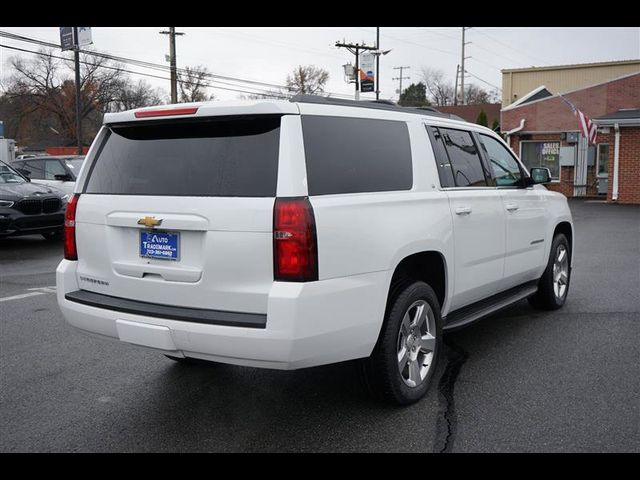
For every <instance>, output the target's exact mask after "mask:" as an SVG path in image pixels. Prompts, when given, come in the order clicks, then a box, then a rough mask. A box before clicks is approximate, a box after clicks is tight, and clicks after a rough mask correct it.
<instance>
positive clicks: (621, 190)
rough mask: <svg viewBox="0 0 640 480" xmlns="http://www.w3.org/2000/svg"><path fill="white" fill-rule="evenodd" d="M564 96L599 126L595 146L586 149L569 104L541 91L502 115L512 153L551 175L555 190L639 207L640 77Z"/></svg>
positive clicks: (569, 195)
mask: <svg viewBox="0 0 640 480" xmlns="http://www.w3.org/2000/svg"><path fill="white" fill-rule="evenodd" d="M562 96H563V97H564V98H565V99H567V100H568V101H570V102H571V103H573V104H574V105H575V106H576V107H577V108H578V109H580V110H581V111H582V112H584V114H585V115H587V116H588V117H589V118H591V119H592V120H594V121H595V123H596V124H597V125H598V126H599V129H598V138H597V141H596V144H595V145H587V141H586V139H585V138H583V136H582V134H581V133H580V130H579V125H578V120H577V118H576V116H575V115H574V114H573V111H572V110H571V108H570V107H569V106H568V105H567V103H565V101H563V100H562V98H561V97H560V96H559V95H558V94H553V93H551V92H550V91H549V90H548V89H546V88H545V87H544V86H540V87H538V88H536V89H535V90H534V91H532V92H530V94H529V95H525V96H523V97H522V98H521V99H519V101H517V102H514V103H512V104H511V105H508V106H507V107H505V108H503V109H502V111H501V122H500V123H501V130H502V132H503V133H504V134H506V136H507V139H508V140H507V141H508V143H509V145H510V146H511V148H512V149H513V150H514V152H515V153H516V154H518V155H519V156H520V158H521V159H522V161H523V162H524V163H525V165H527V167H534V166H543V167H548V168H549V169H550V170H551V174H552V182H551V183H550V184H549V185H548V188H549V189H550V190H555V191H559V192H561V193H563V194H564V195H566V196H567V197H578V196H595V195H601V196H602V197H603V198H604V197H605V196H606V198H607V201H610V202H611V201H615V202H619V203H640V72H638V73H633V74H628V75H624V76H622V77H619V78H616V79H612V80H608V81H605V82H602V83H598V84H596V85H591V86H588V87H584V88H580V89H577V90H573V91H570V92H566V93H562ZM616 125H617V127H616ZM616 132H617V133H616ZM616 137H617V140H616ZM616 159H617V161H616Z"/></svg>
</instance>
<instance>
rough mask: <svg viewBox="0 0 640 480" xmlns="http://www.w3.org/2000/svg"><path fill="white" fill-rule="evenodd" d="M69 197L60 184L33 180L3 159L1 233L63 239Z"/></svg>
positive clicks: (1, 170)
mask: <svg viewBox="0 0 640 480" xmlns="http://www.w3.org/2000/svg"><path fill="white" fill-rule="evenodd" d="M68 198H69V196H68V195H67V194H65V193H64V192H62V191H60V190H58V189H56V188H53V187H48V186H46V185H37V184H33V183H30V182H29V180H28V179H26V178H25V177H23V176H22V175H20V174H19V173H18V172H17V171H16V170H14V169H13V168H12V167H11V166H9V165H7V164H6V163H4V162H0V237H7V236H15V235H33V234H41V235H42V236H43V237H44V238H46V239H47V240H57V239H60V238H61V237H62V228H63V226H64V211H65V208H66V205H67V199H68Z"/></svg>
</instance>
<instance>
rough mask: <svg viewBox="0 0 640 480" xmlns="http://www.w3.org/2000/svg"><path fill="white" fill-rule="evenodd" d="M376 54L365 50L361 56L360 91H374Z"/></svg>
mask: <svg viewBox="0 0 640 480" xmlns="http://www.w3.org/2000/svg"><path fill="white" fill-rule="evenodd" d="M374 63H375V62H374V55H373V54H372V53H369V52H364V53H363V54H362V55H361V56H360V72H359V74H360V75H359V77H360V91H361V92H362V93H366V92H373V91H374V82H375V79H376V77H375V75H374V73H373V72H374Z"/></svg>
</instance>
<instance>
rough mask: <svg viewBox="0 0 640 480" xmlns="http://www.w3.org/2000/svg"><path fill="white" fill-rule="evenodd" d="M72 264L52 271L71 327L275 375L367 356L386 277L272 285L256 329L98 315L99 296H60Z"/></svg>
mask: <svg viewBox="0 0 640 480" xmlns="http://www.w3.org/2000/svg"><path fill="white" fill-rule="evenodd" d="M76 264H77V262H70V261H67V260H63V261H62V262H61V263H60V265H59V266H58V269H57V271H56V283H57V296H58V304H59V306H60V309H61V311H62V314H63V316H64V317H65V319H66V321H67V322H68V323H69V324H70V325H72V326H74V327H76V328H79V329H81V330H84V331H86V332H90V333H94V334H98V335H101V336H106V337H111V338H116V339H120V340H122V341H125V342H128V343H132V344H136V345H140V346H144V347H149V348H154V349H157V350H160V351H163V352H165V353H169V354H172V355H176V356H187V357H194V358H202V359H206V360H213V361H219V362H224V363H232V364H237V365H247V366H253V367H264V368H276V369H296V368H304V367H311V366H315V365H322V364H328V363H335V362H340V361H345V360H351V359H355V358H361V357H367V356H369V355H370V354H371V351H372V350H373V347H374V345H375V343H376V341H377V338H378V333H379V331H380V327H381V325H382V319H383V315H384V308H385V304H386V285H387V283H388V280H389V275H390V272H386V271H385V272H374V273H369V274H364V275H356V276H351V277H344V278H336V279H329V280H321V281H317V282H310V283H288V282H274V283H273V285H272V288H271V290H270V292H269V299H268V306H267V312H266V325H265V327H264V328H256V327H255V325H254V326H231V325H220V324H211V323H202V322H194V321H187V320H185V319H177V318H188V317H179V316H178V315H176V316H175V317H174V318H171V314H168V315H164V314H163V316H162V317H160V316H153V315H152V314H151V313H148V314H144V313H142V312H141V310H139V309H138V310H131V309H129V310H126V311H125V310H124V309H119V310H114V309H112V308H111V307H108V306H107V305H104V307H108V308H103V306H101V305H100V302H99V300H100V299H99V298H98V297H94V300H95V299H96V298H97V300H98V301H94V302H92V304H89V303H88V302H84V303H80V302H78V301H73V300H70V299H68V298H66V297H67V296H68V295H69V294H73V293H74V292H77V291H78V290H80V289H79V286H78V282H77V280H76ZM135 303H142V302H135ZM170 308H171V307H170ZM173 308H175V307H173ZM149 310H150V312H151V311H152V309H149ZM132 312H134V313H132ZM208 312H211V311H208ZM227 313H228V312H227ZM236 313H239V314H240V315H243V313H242V312H236ZM261 313H262V315H264V312H251V313H244V314H245V315H256V314H257V315H258V316H261V315H260V314H261Z"/></svg>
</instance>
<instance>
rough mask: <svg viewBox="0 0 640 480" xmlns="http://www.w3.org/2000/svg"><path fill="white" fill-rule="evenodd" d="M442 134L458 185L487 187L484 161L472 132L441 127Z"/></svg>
mask: <svg viewBox="0 0 640 480" xmlns="http://www.w3.org/2000/svg"><path fill="white" fill-rule="evenodd" d="M440 134H441V135H442V139H443V140H444V144H445V146H446V148H447V152H448V153H449V159H450V160H451V166H452V168H453V178H454V180H455V182H456V186H457V187H486V186H487V185H488V184H487V180H486V178H485V175H484V169H483V167H482V161H481V160H480V155H479V152H478V148H477V147H476V144H475V142H474V141H473V137H472V136H471V134H470V133H469V132H465V131H463V130H454V129H451V128H440Z"/></svg>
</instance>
